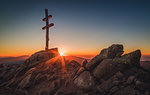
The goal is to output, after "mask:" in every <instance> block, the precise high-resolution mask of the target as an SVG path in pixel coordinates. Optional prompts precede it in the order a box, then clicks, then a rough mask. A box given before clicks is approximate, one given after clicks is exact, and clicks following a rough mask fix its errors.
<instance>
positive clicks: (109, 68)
mask: <svg viewBox="0 0 150 95" xmlns="http://www.w3.org/2000/svg"><path fill="white" fill-rule="evenodd" d="M130 55H132V57H130V58H127V57H125V56H123V57H120V58H114V59H104V60H103V61H102V62H101V63H100V64H99V65H98V66H97V67H96V68H95V69H94V70H93V74H94V76H95V77H96V78H98V79H100V78H104V79H108V78H109V77H111V76H112V75H114V74H115V73H116V72H118V71H123V70H125V69H126V68H127V67H128V66H130V65H132V64H135V63H132V60H135V59H134V58H138V57H139V56H140V55H141V54H140V53H139V51H135V52H133V54H132V53H130V54H129V56H130ZM126 56H128V55H126ZM137 60H139V59H137Z"/></svg>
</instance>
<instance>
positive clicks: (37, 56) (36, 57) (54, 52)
mask: <svg viewBox="0 0 150 95" xmlns="http://www.w3.org/2000/svg"><path fill="white" fill-rule="evenodd" d="M58 55H59V52H58V49H57V48H52V49H49V50H47V51H45V50H42V51H39V52H36V53H34V54H33V55H31V56H30V57H29V58H28V59H27V60H26V61H25V64H30V63H32V64H33V63H34V62H44V61H47V60H49V59H51V58H54V57H56V56H58Z"/></svg>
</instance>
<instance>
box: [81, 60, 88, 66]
mask: <svg viewBox="0 0 150 95" xmlns="http://www.w3.org/2000/svg"><path fill="white" fill-rule="evenodd" d="M87 63H88V61H87V60H86V59H85V60H84V61H83V62H82V67H84V68H86V67H85V66H86V64H87Z"/></svg>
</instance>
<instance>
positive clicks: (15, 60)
mask: <svg viewBox="0 0 150 95" xmlns="http://www.w3.org/2000/svg"><path fill="white" fill-rule="evenodd" d="M28 57H29V56H28V55H23V56H18V57H0V64H6V65H9V64H19V63H22V62H24V60H26V59H27V58H28Z"/></svg>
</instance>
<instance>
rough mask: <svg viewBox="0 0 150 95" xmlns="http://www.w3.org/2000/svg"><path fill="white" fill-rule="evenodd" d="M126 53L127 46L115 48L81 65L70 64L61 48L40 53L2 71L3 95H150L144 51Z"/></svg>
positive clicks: (74, 62)
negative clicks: (142, 62)
mask: <svg viewBox="0 0 150 95" xmlns="http://www.w3.org/2000/svg"><path fill="white" fill-rule="evenodd" d="M123 52H124V51H123V45H119V44H113V45H112V46H110V47H108V48H106V49H103V50H102V51H101V52H100V54H99V55H97V56H95V57H94V58H93V59H91V60H90V61H89V62H88V61H87V60H86V59H85V60H84V61H83V63H81V64H79V63H78V62H76V61H75V60H72V61H70V62H68V61H67V60H65V57H63V56H60V55H59V52H58V49H57V48H54V49H50V50H48V51H40V52H37V53H35V54H33V55H32V56H31V57H29V58H28V59H27V60H26V61H25V62H24V64H21V65H19V66H17V67H13V68H10V69H7V70H3V71H0V95H150V92H149V91H150V81H149V80H150V72H149V71H147V70H145V69H143V68H142V67H141V66H140V58H141V52H140V50H136V51H133V52H131V53H128V54H124V55H123Z"/></svg>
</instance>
